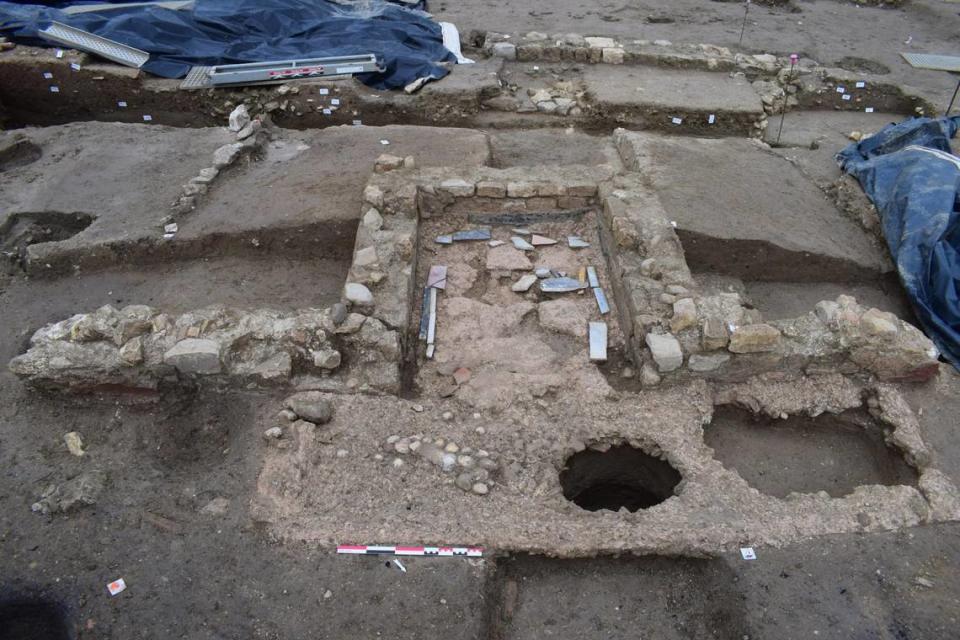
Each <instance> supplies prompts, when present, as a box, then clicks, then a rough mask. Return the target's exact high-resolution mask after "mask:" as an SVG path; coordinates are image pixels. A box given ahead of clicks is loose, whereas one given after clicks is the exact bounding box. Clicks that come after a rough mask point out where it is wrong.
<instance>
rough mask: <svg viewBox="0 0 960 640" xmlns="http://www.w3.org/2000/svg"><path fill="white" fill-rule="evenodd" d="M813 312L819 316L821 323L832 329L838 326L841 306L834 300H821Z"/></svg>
mask: <svg viewBox="0 0 960 640" xmlns="http://www.w3.org/2000/svg"><path fill="white" fill-rule="evenodd" d="M813 311H814V313H816V314H817V318H819V319H820V322H822V323H824V324H825V325H827V326H831V327H832V326H835V325H836V322H837V316H838V315H839V314H840V305H839V304H837V303H836V302H834V301H833V300H821V301H820V302H818V303H817V304H816V306H815V307H814V308H813Z"/></svg>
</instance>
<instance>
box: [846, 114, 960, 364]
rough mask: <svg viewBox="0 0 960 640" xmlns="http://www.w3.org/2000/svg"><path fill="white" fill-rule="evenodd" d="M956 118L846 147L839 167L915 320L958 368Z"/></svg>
mask: <svg viewBox="0 0 960 640" xmlns="http://www.w3.org/2000/svg"><path fill="white" fill-rule="evenodd" d="M958 127H960V116H954V117H951V118H939V119H932V118H916V119H912V120H907V121H905V122H901V123H899V124H892V125H888V126H886V127H884V128H883V129H881V130H880V131H879V132H878V133H876V134H874V135H872V136H870V137H869V138H866V139H864V140H861V141H860V142H857V143H854V144H851V145H849V146H847V148H845V149H844V150H843V151H841V152H840V153H839V154H837V162H839V163H840V166H841V167H842V168H843V169H844V170H845V171H846V172H847V173H849V174H850V175H852V176H854V177H855V178H857V179H858V180H859V181H860V185H861V186H862V187H863V190H864V191H865V192H866V193H867V195H868V196H870V199H871V200H872V201H873V204H874V205H875V206H876V207H877V211H878V212H879V213H880V220H881V223H882V226H883V234H884V236H885V237H886V240H887V246H888V247H889V248H890V254H891V255H892V256H893V259H894V262H895V263H896V265H897V271H898V272H899V274H900V280H901V281H902V282H903V286H904V287H905V288H906V290H907V294H908V295H909V297H910V300H911V302H912V303H913V307H914V312H915V313H916V315H917V319H918V320H919V322H920V324H921V325H922V326H923V329H924V330H925V332H926V334H927V336H929V337H930V339H931V340H933V342H934V344H936V345H937V347H938V348H939V349H940V351H941V352H942V353H943V355H944V357H946V358H947V359H948V360H949V361H950V363H951V364H953V366H954V367H957V368H958V369H960V158H957V156H954V155H952V154H951V149H950V139H951V138H952V137H953V136H954V134H956V132H957V129H958Z"/></svg>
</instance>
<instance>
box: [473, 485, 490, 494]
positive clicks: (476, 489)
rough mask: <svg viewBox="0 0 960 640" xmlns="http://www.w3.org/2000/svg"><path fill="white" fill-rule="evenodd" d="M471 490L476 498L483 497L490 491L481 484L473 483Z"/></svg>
mask: <svg viewBox="0 0 960 640" xmlns="http://www.w3.org/2000/svg"><path fill="white" fill-rule="evenodd" d="M472 489H473V492H474V493H475V494H477V495H478V496H485V495H487V494H488V493H489V492H490V489H489V488H488V487H487V485H486V484H484V483H483V482H475V483H474V484H473V487H472Z"/></svg>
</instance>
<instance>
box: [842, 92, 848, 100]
mask: <svg viewBox="0 0 960 640" xmlns="http://www.w3.org/2000/svg"><path fill="white" fill-rule="evenodd" d="M840 97H841V98H843V99H844V100H849V99H850V94H849V93H845V94H843V95H842V96H840Z"/></svg>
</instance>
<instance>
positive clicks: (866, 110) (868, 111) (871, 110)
mask: <svg viewBox="0 0 960 640" xmlns="http://www.w3.org/2000/svg"><path fill="white" fill-rule="evenodd" d="M864 111H865V112H867V113H873V107H867V108H866V109H864Z"/></svg>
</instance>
